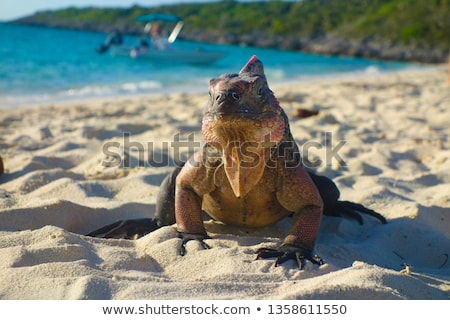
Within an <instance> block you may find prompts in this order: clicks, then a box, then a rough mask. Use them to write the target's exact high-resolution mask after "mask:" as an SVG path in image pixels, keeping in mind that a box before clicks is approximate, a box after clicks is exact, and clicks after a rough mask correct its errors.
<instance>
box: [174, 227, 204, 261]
mask: <svg viewBox="0 0 450 320" xmlns="http://www.w3.org/2000/svg"><path fill="white" fill-rule="evenodd" d="M178 238H180V239H181V240H183V241H182V242H181V245H180V248H179V250H178V252H179V253H180V256H184V255H185V254H186V243H188V241H191V240H197V241H198V242H200V245H201V246H202V248H203V249H211V247H210V246H209V245H207V244H206V243H205V242H204V241H203V240H205V239H210V237H208V235H206V234H199V233H186V232H180V231H178Z"/></svg>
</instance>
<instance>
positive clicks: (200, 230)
mask: <svg viewBox="0 0 450 320" xmlns="http://www.w3.org/2000/svg"><path fill="white" fill-rule="evenodd" d="M195 158H197V160H198V161H201V155H200V154H196V155H194V159H195ZM192 163H193V162H192ZM192 163H191V162H187V163H186V164H185V165H184V167H183V169H182V170H181V172H180V173H179V175H178V176H177V179H176V188H175V220H176V222H177V231H178V237H179V238H181V239H182V240H183V241H182V243H181V246H180V250H179V253H180V254H181V255H182V256H184V254H185V253H186V247H185V246H186V243H187V242H188V241H191V240H197V241H199V242H200V244H201V245H202V247H203V248H204V249H209V246H208V245H207V244H206V243H204V241H203V240H204V239H208V238H209V237H208V235H207V233H206V230H205V226H204V224H203V214H202V195H203V194H205V193H207V192H209V191H210V190H211V188H212V187H210V184H209V183H208V181H209V179H208V176H207V172H206V169H205V168H204V167H201V166H196V165H192ZM199 163H201V162H197V164H199Z"/></svg>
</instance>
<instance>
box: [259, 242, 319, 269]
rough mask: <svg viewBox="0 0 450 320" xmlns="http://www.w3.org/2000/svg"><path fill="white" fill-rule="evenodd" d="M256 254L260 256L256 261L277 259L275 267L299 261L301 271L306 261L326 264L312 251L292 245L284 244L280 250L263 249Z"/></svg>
mask: <svg viewBox="0 0 450 320" xmlns="http://www.w3.org/2000/svg"><path fill="white" fill-rule="evenodd" d="M256 253H257V254H258V255H257V256H256V259H267V258H277V260H276V261H275V267H278V266H279V265H280V264H282V263H283V262H286V261H287V260H291V259H293V260H296V261H297V264H298V267H299V269H303V267H304V266H305V260H309V261H311V262H312V263H314V264H317V265H322V264H324V262H323V260H322V258H321V257H319V256H316V255H314V256H313V255H312V254H311V251H309V250H306V249H303V248H300V247H296V246H293V245H290V244H282V245H281V246H280V247H279V248H278V249H272V248H261V249H258V251H257V252H256Z"/></svg>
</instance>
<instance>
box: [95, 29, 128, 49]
mask: <svg viewBox="0 0 450 320" xmlns="http://www.w3.org/2000/svg"><path fill="white" fill-rule="evenodd" d="M122 43H123V38H122V34H121V33H120V31H119V30H117V29H115V30H113V31H112V32H111V33H110V34H109V35H108V38H106V40H105V42H104V43H103V44H101V45H99V46H98V47H97V52H98V53H105V52H106V51H108V49H109V48H110V47H111V46H120V45H121V44H122Z"/></svg>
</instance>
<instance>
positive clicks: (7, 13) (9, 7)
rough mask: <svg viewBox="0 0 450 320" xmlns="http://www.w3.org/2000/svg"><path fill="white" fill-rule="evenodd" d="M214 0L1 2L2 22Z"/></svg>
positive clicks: (46, 0)
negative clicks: (51, 13)
mask: <svg viewBox="0 0 450 320" xmlns="http://www.w3.org/2000/svg"><path fill="white" fill-rule="evenodd" d="M211 1H213V0H0V21H9V20H13V19H16V18H20V17H24V16H28V15H31V14H33V13H35V12H36V11H40V10H48V9H51V10H53V9H62V8H67V7H70V6H75V7H86V6H94V7H125V8H126V7H130V6H132V5H134V4H138V5H142V6H148V7H151V6H157V5H162V4H174V3H183V2H184V3H192V2H211Z"/></svg>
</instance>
